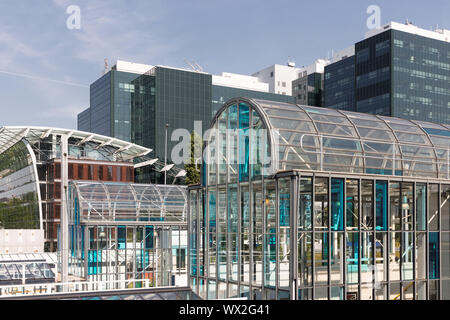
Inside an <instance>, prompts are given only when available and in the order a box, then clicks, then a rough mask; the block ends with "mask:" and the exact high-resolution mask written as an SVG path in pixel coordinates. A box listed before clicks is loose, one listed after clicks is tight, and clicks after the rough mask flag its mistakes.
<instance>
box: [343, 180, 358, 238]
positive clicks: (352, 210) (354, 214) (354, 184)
mask: <svg viewBox="0 0 450 320" xmlns="http://www.w3.org/2000/svg"><path fill="white" fill-rule="evenodd" d="M358 189H359V184H358V180H347V181H346V199H347V201H346V211H345V213H346V220H347V230H358V228H359V190H358Z"/></svg>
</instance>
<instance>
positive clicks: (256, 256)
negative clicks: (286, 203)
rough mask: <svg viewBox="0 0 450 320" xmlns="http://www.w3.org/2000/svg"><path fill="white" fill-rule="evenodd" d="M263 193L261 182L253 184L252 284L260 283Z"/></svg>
mask: <svg viewBox="0 0 450 320" xmlns="http://www.w3.org/2000/svg"><path fill="white" fill-rule="evenodd" d="M262 205H263V195H262V186H261V183H256V182H255V183H254V184H253V236H252V239H253V270H252V271H253V281H252V282H253V284H254V285H261V281H262V272H263V271H262V270H263V269H262V247H263V225H262V218H263V213H262Z"/></svg>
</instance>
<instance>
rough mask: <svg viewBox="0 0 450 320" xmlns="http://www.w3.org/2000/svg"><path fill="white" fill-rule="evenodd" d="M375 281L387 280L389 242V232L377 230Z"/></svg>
mask: <svg viewBox="0 0 450 320" xmlns="http://www.w3.org/2000/svg"><path fill="white" fill-rule="evenodd" d="M375 237H376V239H375V281H376V282H381V281H386V280H387V264H388V261H389V258H388V243H387V232H377V233H376V234H375Z"/></svg>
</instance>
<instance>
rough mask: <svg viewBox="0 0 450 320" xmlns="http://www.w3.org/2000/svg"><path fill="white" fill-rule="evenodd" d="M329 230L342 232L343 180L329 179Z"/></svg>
mask: <svg viewBox="0 0 450 320" xmlns="http://www.w3.org/2000/svg"><path fill="white" fill-rule="evenodd" d="M331 230H333V231H344V179H334V178H333V179H331Z"/></svg>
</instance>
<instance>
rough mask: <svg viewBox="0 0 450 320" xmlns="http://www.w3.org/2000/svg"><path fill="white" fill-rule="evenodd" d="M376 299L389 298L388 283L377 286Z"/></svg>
mask: <svg viewBox="0 0 450 320" xmlns="http://www.w3.org/2000/svg"><path fill="white" fill-rule="evenodd" d="M375 300H387V286H386V284H380V285H379V286H377V287H376V288H375Z"/></svg>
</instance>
